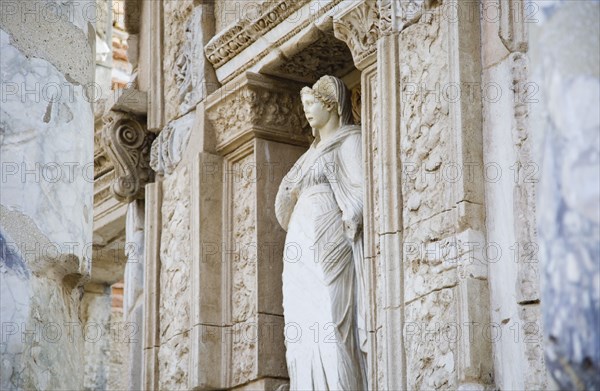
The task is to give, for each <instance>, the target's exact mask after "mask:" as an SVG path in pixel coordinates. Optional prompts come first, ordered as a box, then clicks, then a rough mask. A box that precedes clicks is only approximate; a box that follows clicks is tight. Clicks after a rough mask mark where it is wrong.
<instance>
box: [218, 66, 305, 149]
mask: <svg viewBox="0 0 600 391" xmlns="http://www.w3.org/2000/svg"><path fill="white" fill-rule="evenodd" d="M269 80H270V79H268V78H265V77H262V76H259V75H256V74H246V75H244V77H243V78H241V79H238V80H236V81H232V82H231V83H230V84H228V85H226V86H224V87H223V88H222V89H221V90H219V91H217V92H216V93H215V94H213V96H211V99H210V100H209V102H208V104H207V116H208V120H209V121H210V123H211V124H212V126H213V128H214V131H215V135H216V141H217V150H219V151H224V150H230V149H233V148H235V147H236V146H238V145H239V144H240V143H242V142H244V141H246V140H249V139H251V138H252V137H254V136H261V137H263V138H266V139H271V140H276V141H285V142H287V143H292V144H298V145H308V142H309V134H310V131H309V129H308V123H307V122H306V119H305V117H304V114H303V111H302V104H301V102H300V94H299V91H300V86H299V85H298V86H287V87H289V89H284V88H282V87H281V86H279V85H278V84H276V83H273V82H270V81H269ZM232 86H233V88H232Z"/></svg>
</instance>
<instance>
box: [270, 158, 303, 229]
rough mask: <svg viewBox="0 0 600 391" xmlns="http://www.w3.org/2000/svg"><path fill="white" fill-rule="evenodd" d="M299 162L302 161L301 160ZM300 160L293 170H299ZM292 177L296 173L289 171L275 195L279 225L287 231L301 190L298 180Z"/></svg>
mask: <svg viewBox="0 0 600 391" xmlns="http://www.w3.org/2000/svg"><path fill="white" fill-rule="evenodd" d="M298 162H300V160H299V161H298ZM298 162H297V163H296V165H295V166H294V168H292V170H297V167H298ZM290 172H291V171H290ZM290 178H295V175H290V173H288V174H287V175H286V176H285V177H283V179H282V180H281V184H280V185H279V190H278V191H277V196H276V197H275V216H276V217H277V221H278V222H279V225H281V227H282V228H283V229H284V230H286V231H287V229H288V224H289V222H290V218H291V216H292V212H293V211H294V207H295V206H296V202H297V201H298V193H299V191H300V189H299V185H300V184H299V183H298V182H297V181H296V180H291V179H290Z"/></svg>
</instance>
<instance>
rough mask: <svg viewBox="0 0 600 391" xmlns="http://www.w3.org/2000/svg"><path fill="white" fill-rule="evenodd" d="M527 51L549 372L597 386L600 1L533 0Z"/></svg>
mask: <svg viewBox="0 0 600 391" xmlns="http://www.w3.org/2000/svg"><path fill="white" fill-rule="evenodd" d="M532 4H534V5H535V6H536V7H537V9H538V12H537V13H536V18H537V23H535V24H532V25H530V36H529V50H530V55H531V64H532V77H533V82H534V84H533V85H532V87H534V88H533V89H532V90H531V91H530V92H531V94H532V95H529V96H530V97H531V98H533V99H536V101H535V104H532V105H531V106H532V113H533V115H534V116H533V118H534V119H533V129H534V132H533V134H534V135H536V138H535V145H536V146H537V152H538V153H539V156H540V161H541V168H540V183H539V190H538V205H537V208H536V210H537V216H538V224H537V226H538V229H539V244H540V251H539V258H540V264H541V270H542V272H541V275H542V284H541V286H542V301H541V302H542V316H543V324H544V331H545V336H544V337H545V340H544V342H545V353H546V366H547V368H548V370H549V372H550V374H551V375H552V378H553V379H554V380H555V381H556V383H557V385H558V387H560V389H577V390H583V389H598V388H599V387H600V350H599V349H598V346H599V344H600V332H599V330H600V323H599V322H600V291H599V290H600V287H599V285H598V281H600V269H599V268H598V263H599V261H600V259H599V254H600V243H599V241H598V237H600V209H599V206H598V205H599V203H598V199H599V196H600V195H599V193H600V191H599V189H600V169H599V158H598V157H599V155H600V144H599V143H600V138H599V137H600V136H599V135H600V119H599V113H598V107H599V106H600V72H599V70H598V63H599V62H600V58H599V54H600V40H599V38H598V37H599V36H600V26H599V24H598V19H599V18H600V4H599V3H597V2H566V1H565V2H543V1H539V2H535V3H532Z"/></svg>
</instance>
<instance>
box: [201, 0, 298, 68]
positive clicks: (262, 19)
mask: <svg viewBox="0 0 600 391" xmlns="http://www.w3.org/2000/svg"><path fill="white" fill-rule="evenodd" d="M308 2H309V1H308V0H284V1H268V2H265V3H263V4H260V5H257V6H256V7H258V12H252V14H253V15H257V14H258V16H257V17H255V18H250V17H247V18H243V19H241V20H239V21H238V22H237V23H236V24H234V25H233V26H232V27H230V28H229V29H227V30H225V31H223V32H222V33H220V34H218V35H216V36H215V37H214V38H213V39H211V40H210V41H209V42H208V44H207V45H206V47H205V48H204V51H205V53H206V57H207V58H208V60H209V61H210V62H211V63H212V64H213V65H214V66H215V67H216V68H218V67H220V66H221V65H223V64H224V63H226V62H227V61H229V60H231V59H232V58H233V57H235V56H236V55H237V54H238V53H240V52H241V51H242V50H244V49H246V48H247V47H248V46H250V45H251V44H252V43H253V42H254V41H256V39H257V38H258V37H261V36H263V35H264V34H265V33H267V32H268V31H269V30H271V29H272V28H274V27H275V26H277V25H278V24H279V23H281V22H283V21H284V20H285V19H286V18H287V17H288V16H290V15H292V14H293V13H294V12H296V11H297V10H298V9H300V8H301V7H302V6H303V5H305V4H306V3H308Z"/></svg>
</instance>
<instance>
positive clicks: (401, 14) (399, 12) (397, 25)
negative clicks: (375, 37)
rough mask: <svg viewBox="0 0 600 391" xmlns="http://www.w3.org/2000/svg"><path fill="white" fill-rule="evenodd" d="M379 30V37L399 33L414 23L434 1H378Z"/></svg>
mask: <svg viewBox="0 0 600 391" xmlns="http://www.w3.org/2000/svg"><path fill="white" fill-rule="evenodd" d="M377 3H378V7H379V15H380V18H379V29H380V31H381V35H388V34H391V33H394V32H400V31H402V29H404V27H406V26H407V25H409V24H412V23H414V22H415V21H416V20H418V19H419V18H420V17H421V15H422V14H423V10H424V9H425V8H426V7H429V6H431V5H432V3H435V1H431V0H430V1H424V0H379V1H378V2H377Z"/></svg>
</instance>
